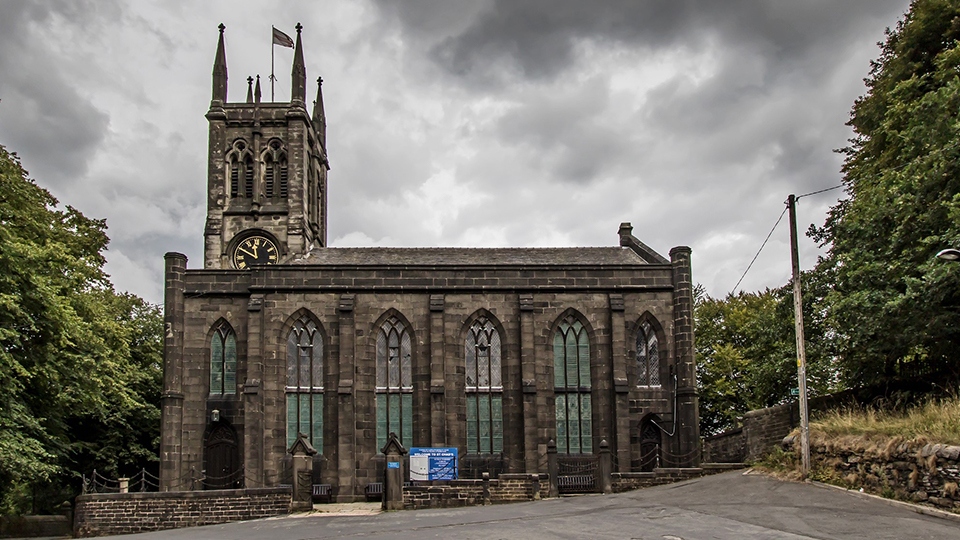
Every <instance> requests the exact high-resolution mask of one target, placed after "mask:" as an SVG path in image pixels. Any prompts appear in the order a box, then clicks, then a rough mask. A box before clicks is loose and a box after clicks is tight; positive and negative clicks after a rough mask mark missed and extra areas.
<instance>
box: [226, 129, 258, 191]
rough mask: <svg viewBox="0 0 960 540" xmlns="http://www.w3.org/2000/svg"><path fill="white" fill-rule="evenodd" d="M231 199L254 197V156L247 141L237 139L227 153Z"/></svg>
mask: <svg viewBox="0 0 960 540" xmlns="http://www.w3.org/2000/svg"><path fill="white" fill-rule="evenodd" d="M227 168H228V169H229V170H228V176H229V177H230V196H231V197H253V188H254V186H253V154H252V153H251V152H250V148H249V147H248V146H247V143H246V141H244V140H243V139H237V140H236V141H234V142H233V146H232V147H231V149H230V151H229V152H228V153H227Z"/></svg>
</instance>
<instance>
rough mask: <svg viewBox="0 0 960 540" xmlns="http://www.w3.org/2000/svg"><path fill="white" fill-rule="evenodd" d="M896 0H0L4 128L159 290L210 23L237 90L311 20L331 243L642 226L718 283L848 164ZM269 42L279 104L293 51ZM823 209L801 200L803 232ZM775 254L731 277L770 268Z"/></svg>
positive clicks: (202, 162)
mask: <svg viewBox="0 0 960 540" xmlns="http://www.w3.org/2000/svg"><path fill="white" fill-rule="evenodd" d="M908 4H909V0H843V1H838V0H829V1H828V0H803V1H792V2H791V1H788V0H727V1H722V2H721V1H707V0H703V1H699V2H694V1H692V0H677V1H672V2H664V1H655V0H620V1H614V0H597V1H590V2H584V1H582V0H579V1H572V0H550V1H546V0H543V1H527V0H419V1H417V0H411V1H404V2H393V1H385V0H366V1H359V2H358V1H335V0H330V1H329V2H324V3H322V4H316V3H313V2H309V1H307V0H301V1H293V2H283V3H270V2H262V1H255V0H209V1H207V2H202V3H201V2H187V1H184V0H178V1H174V0H162V1H158V0H154V1H146V0H144V1H137V2H117V1H116V0H105V1H104V0H96V1H95V0H53V1H47V2H44V1H40V0H33V1H28V0H0V74H2V75H0V100H2V101H0V143H2V144H4V145H5V146H7V147H8V148H9V149H10V150H12V151H17V152H18V153H19V154H20V155H21V156H22V158H23V160H24V166H25V167H26V168H27V169H29V170H30V172H31V176H33V177H34V178H35V179H36V180H37V182H38V183H40V185H43V186H44V187H47V188H49V189H51V191H53V192H54V193H55V194H56V195H57V196H58V197H59V198H60V199H61V200H62V201H63V202H64V203H66V204H72V205H75V206H77V207H78V208H80V209H81V211H83V212H84V213H85V214H87V215H89V216H91V217H97V218H100V217H104V218H107V220H108V225H109V227H110V228H109V230H108V233H109V235H110V237H111V239H112V243H111V245H110V251H108V253H107V259H108V261H109V262H108V271H109V272H111V273H112V274H113V276H114V283H115V284H117V285H118V287H120V288H121V289H126V290H130V291H132V292H135V293H137V294H141V295H144V296H146V297H147V298H148V299H150V300H151V301H155V302H156V301H159V299H160V285H161V284H162V274H161V271H162V261H163V253H164V252H165V251H170V250H175V251H181V252H183V253H185V254H187V255H188V256H189V257H190V265H191V267H193V268H196V267H197V266H196V265H198V264H200V262H201V260H202V232H203V227H204V217H205V206H204V205H205V201H206V196H205V190H206V166H207V158H208V156H207V149H206V129H207V127H206V121H205V120H204V118H203V115H204V113H205V112H206V109H207V106H208V104H209V98H210V72H211V68H212V62H213V55H214V51H215V48H216V38H217V35H218V32H217V25H218V24H219V23H220V22H223V23H224V24H226V26H227V31H226V41H227V43H226V45H227V59H228V65H229V73H230V77H231V78H230V91H231V94H230V95H231V99H232V100H238V99H243V97H244V95H245V94H244V91H245V90H246V84H245V79H246V77H247V75H256V74H260V75H261V76H262V78H263V80H264V81H266V80H267V79H266V77H267V74H268V73H269V69H270V65H271V49H270V42H269V35H270V33H269V26H270V25H271V24H274V25H276V26H277V27H278V28H281V29H283V30H284V31H286V32H288V33H290V34H293V32H294V30H293V28H294V24H295V23H296V22H298V21H300V22H302V24H303V27H304V30H303V43H304V53H305V57H306V61H307V64H308V66H307V69H308V76H309V77H310V79H311V80H312V79H314V78H315V77H316V76H317V75H323V78H324V80H325V81H326V82H325V83H324V97H325V104H326V112H327V117H328V142H329V150H330V160H331V164H332V169H331V172H330V185H329V226H330V230H329V238H328V240H329V241H330V243H331V245H337V246H341V245H342V246H347V245H358V244H359V245H371V244H373V245H393V246H411V245H460V246H557V245H561V246H562V245H566V246H570V245H615V244H616V241H617V240H616V230H617V226H618V225H619V223H620V222H621V221H632V222H633V223H634V226H635V232H636V233H637V235H638V236H639V237H640V238H641V239H643V240H644V241H645V242H647V243H648V244H649V245H651V246H652V247H654V249H657V250H659V251H662V252H666V251H667V250H669V248H670V247H671V246H674V245H690V246H691V247H692V248H693V250H694V257H695V260H694V264H695V272H696V279H697V280H698V281H700V282H702V283H704V285H705V286H706V287H707V289H708V291H709V292H710V293H711V294H717V293H721V294H722V293H723V292H726V291H727V290H729V287H730V286H732V285H733V284H734V283H736V281H737V279H738V278H739V277H740V274H741V273H742V272H743V269H744V268H745V267H746V265H747V264H748V263H749V262H750V259H751V258H752V256H753V255H754V254H755V252H756V249H757V247H758V246H759V245H760V243H761V242H762V241H763V238H764V236H765V235H766V233H767V232H768V231H769V228H770V226H771V225H772V224H773V221H774V220H775V219H776V217H777V215H778V214H779V213H780V212H781V210H782V201H783V199H784V198H785V197H786V195H787V194H788V193H790V192H795V193H798V194H800V193H803V192H807V191H813V190H815V189H819V188H823V187H827V186H830V185H835V184H837V183H839V179H840V172H839V169H840V165H841V163H842V157H841V156H838V155H837V154H835V153H833V152H832V150H833V149H834V148H836V147H838V146H843V145H844V144H845V140H846V138H847V137H849V128H847V127H846V126H845V125H844V122H845V120H846V118H847V115H848V113H849V110H850V106H851V104H852V103H853V100H854V99H855V98H856V97H857V95H859V94H862V93H863V92H864V87H863V85H862V77H864V76H865V75H866V74H867V73H868V71H869V60H870V58H874V57H876V56H877V54H878V50H877V48H876V46H875V43H876V41H878V40H881V39H883V29H884V27H886V26H890V25H893V24H895V23H896V20H897V18H898V16H900V15H901V14H902V13H903V12H904V10H906V9H907V7H908ZM272 52H273V53H275V55H276V74H277V76H278V81H277V97H278V99H286V97H287V96H289V92H290V88H289V70H290V59H291V54H292V51H290V50H289V49H283V48H279V47H277V48H275V49H274V50H273V51H272ZM268 86H269V85H268ZM267 93H269V90H268V89H265V95H266V94H267ZM311 97H312V96H311ZM828 195H838V196H839V195H840V192H831V193H830V194H828ZM835 200H836V199H835V198H834V199H833V201H835ZM829 204H831V201H830V197H827V196H824V197H822V198H820V199H814V198H812V197H811V198H805V199H803V208H801V216H800V220H801V222H802V224H801V228H806V225H807V224H809V223H811V222H812V223H816V224H819V223H820V222H822V219H823V214H824V211H825V210H826V208H827V207H828V206H829ZM803 212H807V213H806V214H804V213H803ZM810 244H811V243H810V242H807V247H806V248H803V247H802V252H801V258H803V259H804V261H812V260H814V258H815V256H816V253H817V252H816V247H815V246H811V245H810ZM774 248H776V249H779V247H778V246H777V239H776V238H774V239H772V240H771V241H770V246H769V247H768V248H767V249H768V251H770V250H771V249H774ZM804 249H805V250H806V251H803V250H804ZM775 258H776V256H774V259H775ZM781 263H782V261H777V260H770V261H767V262H765V261H764V258H763V257H761V259H760V260H758V261H757V264H756V265H755V267H754V270H753V271H752V274H751V276H748V279H747V280H746V281H745V282H744V286H745V287H749V288H754V287H762V286H777V285H780V284H782V283H783V280H784V279H785V276H787V275H788V274H789V264H781Z"/></svg>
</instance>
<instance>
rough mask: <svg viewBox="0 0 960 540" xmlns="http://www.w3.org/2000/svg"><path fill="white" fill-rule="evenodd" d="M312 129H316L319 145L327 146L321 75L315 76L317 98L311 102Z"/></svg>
mask: <svg viewBox="0 0 960 540" xmlns="http://www.w3.org/2000/svg"><path fill="white" fill-rule="evenodd" d="M313 129H315V130H316V131H317V137H319V139H320V146H322V147H323V148H324V150H326V148H327V115H326V113H324V112H323V77H317V100H316V101H314V102H313Z"/></svg>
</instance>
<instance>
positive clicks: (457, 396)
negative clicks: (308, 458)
mask: <svg viewBox="0 0 960 540" xmlns="http://www.w3.org/2000/svg"><path fill="white" fill-rule="evenodd" d="M223 31H224V27H223V25H221V26H220V39H219V42H218V44H217V51H216V58H215V61H214V66H213V98H212V101H211V103H210V110H209V112H207V114H206V118H207V120H208V122H209V150H208V152H209V165H208V173H207V174H208V176H207V218H206V226H205V228H204V231H203V235H204V255H203V258H204V260H203V265H202V267H198V268H188V265H187V258H186V257H185V256H184V255H182V254H180V253H167V254H166V256H165V288H164V290H165V300H164V308H165V324H166V328H165V342H164V379H163V396H162V400H163V401H162V402H163V408H162V411H163V418H162V437H161V450H160V451H161V456H160V460H161V465H160V474H161V489H162V490H165V491H166V490H183V489H203V488H225V487H269V486H275V485H280V484H285V483H289V481H290V479H289V475H290V472H289V463H290V458H289V453H288V449H289V448H290V446H291V444H292V443H293V442H294V441H295V440H296V439H297V437H298V434H300V433H302V434H304V435H305V436H306V438H307V440H308V441H309V442H310V443H311V444H312V446H313V448H315V449H316V451H317V454H316V455H315V456H314V458H313V459H314V482H316V483H323V484H329V485H330V486H331V491H332V494H333V496H334V498H335V500H338V501H352V500H358V499H361V498H363V497H364V494H365V493H368V492H369V488H368V485H373V484H376V483H377V482H379V481H380V479H381V478H382V474H383V472H382V471H383V461H384V457H383V455H382V454H380V449H381V448H383V446H384V443H385V441H386V438H387V436H388V434H389V433H391V432H393V433H396V434H397V435H398V437H399V439H400V441H401V443H402V444H403V445H404V446H405V447H407V448H409V447H456V448H458V450H459V457H460V464H459V465H460V476H461V477H477V476H478V475H479V474H480V473H482V472H490V473H491V475H492V476H493V477H496V475H497V474H499V473H508V472H509V473H517V472H528V473H533V472H546V467H547V452H548V447H549V448H550V451H551V452H552V451H553V447H554V446H555V448H556V452H557V454H558V459H560V460H561V462H563V460H577V459H579V460H581V461H583V460H584V459H588V458H589V457H590V456H595V455H596V454H597V453H598V452H599V451H600V447H601V441H604V442H605V443H606V445H608V446H609V448H610V451H611V453H612V456H613V463H614V470H615V471H621V472H630V471H649V470H653V469H654V468H656V467H697V466H699V462H700V452H699V430H698V409H697V392H696V376H695V367H694V352H693V313H692V302H693V297H692V281H691V270H690V249H689V248H687V247H683V246H681V247H675V248H673V249H672V250H670V254H669V255H670V258H669V259H667V258H665V257H663V256H662V255H660V254H658V253H657V252H655V251H653V250H652V249H651V248H649V247H648V246H647V245H645V244H644V243H643V242H641V241H639V240H638V239H637V238H636V237H634V235H633V232H632V228H631V226H630V224H629V223H622V224H620V227H619V233H618V239H617V241H616V242H615V243H614V242H612V244H613V245H611V246H610V247H587V248H493V249H473V248H390V247H373V248H342V247H338V248H335V247H328V246H327V212H328V205H327V182H328V173H329V171H330V164H329V163H330V162H329V161H328V155H327V144H326V142H327V141H326V117H325V114H324V107H323V96H322V92H321V88H320V86H319V83H320V81H319V80H318V88H317V94H316V101H314V102H313V104H312V107H308V100H307V99H308V98H307V75H306V70H305V67H304V61H303V49H302V44H301V28H300V26H299V25H298V26H297V36H296V45H295V50H294V60H293V74H292V91H291V96H290V101H289V102H283V103H280V102H261V99H260V86H259V80H258V81H257V84H256V86H254V85H253V83H252V80H251V79H249V78H248V80H247V83H248V89H247V97H246V100H245V102H242V103H228V102H227V65H226V53H225V49H224V35H223ZM334 181H337V180H336V179H335V178H334ZM340 181H347V179H343V180H340ZM612 228H613V227H611V229H612ZM612 232H613V231H612V230H611V233H612ZM611 236H613V235H612V234H611Z"/></svg>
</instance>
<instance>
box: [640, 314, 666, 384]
mask: <svg viewBox="0 0 960 540" xmlns="http://www.w3.org/2000/svg"><path fill="white" fill-rule="evenodd" d="M637 386H660V346H659V342H658V340H657V332H656V331H655V330H654V329H653V328H652V327H651V326H650V323H649V322H648V321H643V322H642V323H640V328H639V329H638V330H637Z"/></svg>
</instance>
